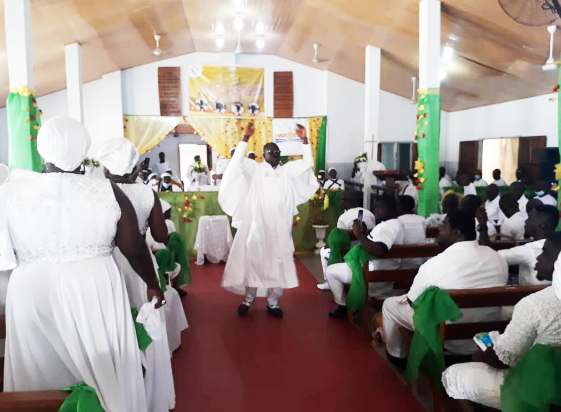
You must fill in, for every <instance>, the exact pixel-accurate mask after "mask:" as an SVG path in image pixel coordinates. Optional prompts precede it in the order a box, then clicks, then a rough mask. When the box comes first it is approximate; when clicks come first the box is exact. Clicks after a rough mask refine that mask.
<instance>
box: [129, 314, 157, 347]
mask: <svg viewBox="0 0 561 412" xmlns="http://www.w3.org/2000/svg"><path fill="white" fill-rule="evenodd" d="M131 313H132V320H133V322H134V329H135V330H136V340H137V341H138V347H139V348H140V350H141V351H142V352H144V351H145V350H146V349H147V348H148V346H150V344H151V343H152V338H151V337H150V335H149V334H148V332H146V329H144V325H143V324H142V323H138V322H137V321H136V317H137V316H138V309H137V308H131Z"/></svg>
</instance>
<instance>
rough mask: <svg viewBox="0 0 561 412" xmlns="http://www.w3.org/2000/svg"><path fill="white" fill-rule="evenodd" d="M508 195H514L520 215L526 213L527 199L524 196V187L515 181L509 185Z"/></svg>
mask: <svg viewBox="0 0 561 412" xmlns="http://www.w3.org/2000/svg"><path fill="white" fill-rule="evenodd" d="M508 193H510V194H512V195H514V197H515V199H516V200H517V201H518V206H519V208H520V211H521V212H522V213H526V205H527V204H528V198H527V197H526V196H525V195H524V185H523V184H522V183H521V182H519V181H516V182H514V183H512V184H511V185H510V187H509V189H508Z"/></svg>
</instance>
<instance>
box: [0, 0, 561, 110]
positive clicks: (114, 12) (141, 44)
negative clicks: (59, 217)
mask: <svg viewBox="0 0 561 412" xmlns="http://www.w3.org/2000/svg"><path fill="white" fill-rule="evenodd" d="M238 1H239V2H240V3H242V5H241V6H240V5H237V4H236V0H96V1H92V0H32V17H33V40H34V59H35V60H34V62H35V66H34V67H35V88H36V89H37V92H38V93H37V94H38V95H39V96H41V95H45V94H48V93H51V92H54V91H57V90H62V89H64V88H65V87H66V82H65V73H64V70H65V65H64V45H65V44H70V43H73V42H79V43H81V44H82V45H83V50H82V56H83V79H84V82H88V81H92V80H95V79H99V78H100V77H101V76H102V75H103V74H105V73H109V72H112V71H115V70H119V69H127V68H130V67H135V66H138V65H141V64H145V63H149V62H153V61H156V60H159V59H158V58H156V57H155V56H153V55H152V50H153V49H154V47H155V45H154V38H153V36H154V34H156V33H158V34H161V35H162V40H161V47H162V48H163V49H164V50H166V51H167V54H166V55H165V56H164V57H162V58H169V57H173V56H178V55H182V54H186V53H192V52H195V51H208V52H215V51H218V49H217V46H216V45H215V39H216V36H217V34H216V31H215V27H216V25H217V23H221V24H222V25H223V26H224V29H225V30H224V34H223V36H224V38H225V41H226V44H225V46H224V47H223V48H222V50H223V51H228V52H232V51H234V49H235V47H236V40H237V38H236V34H235V33H236V32H235V30H234V28H233V20H234V18H235V16H236V15H237V13H240V17H242V19H243V20H244V23H245V27H244V29H243V30H242V37H241V41H242V46H243V48H244V51H245V52H247V53H270V54H276V55H278V56H281V57H284V58H287V59H290V60H293V61H296V62H299V63H303V64H306V65H309V66H313V67H316V68H318V69H325V70H330V71H332V72H335V73H338V74H340V75H343V76H345V77H349V78H351V79H354V80H357V81H364V48H365V46H366V45H368V44H371V45H373V46H377V47H380V48H382V49H383V61H382V80H381V84H382V89H384V90H386V91H388V92H392V93H395V94H398V95H401V96H403V97H407V98H409V97H410V96H411V89H412V85H411V76H413V75H416V74H417V66H418V9H419V4H418V0H392V1H381V0H238ZM521 1H524V0H521ZM0 4H1V6H2V7H0V15H1V16H0V22H4V16H3V10H4V8H3V1H2V0H0ZM257 22H263V23H264V24H265V26H266V30H265V40H266V46H265V48H264V49H262V50H258V49H257V48H256V46H255V39H256V24H257ZM558 34H559V31H558ZM0 38H1V40H0V91H1V93H0V101H2V102H4V101H5V98H6V94H7V91H8V79H7V77H8V67H7V58H6V45H5V35H4V29H3V28H1V29H0ZM556 42H557V47H555V52H556V54H557V55H559V52H560V51H561V34H559V36H556ZM313 43H319V44H320V45H321V47H320V49H319V57H320V58H321V59H322V60H325V61H322V62H321V63H317V64H314V63H312V57H313V48H312V44H313ZM442 45H443V46H444V45H450V46H452V47H453V48H454V49H455V50H456V53H455V55H454V57H453V59H452V60H451V61H450V63H449V64H448V77H447V78H446V79H445V80H444V82H443V84H442V107H443V109H444V110H447V111H456V110H462V109H467V108H471V107H477V106H483V105H488V104H492V103H500V102H505V101H509V100H515V99H520V98H524V97H530V96H536V95H540V94H545V93H549V92H551V91H552V88H553V87H554V86H555V84H556V83H557V80H556V79H557V74H556V71H550V72H544V71H543V70H542V69H541V66H542V65H543V64H544V62H545V60H546V58H547V57H548V54H549V34H548V32H547V31H546V29H545V27H527V26H523V25H520V24H518V23H516V22H514V21H513V20H511V19H510V18H509V17H508V16H507V15H506V14H505V13H504V12H503V11H502V9H501V8H500V6H499V4H498V2H497V0H469V1H465V0H444V1H443V2H442Z"/></svg>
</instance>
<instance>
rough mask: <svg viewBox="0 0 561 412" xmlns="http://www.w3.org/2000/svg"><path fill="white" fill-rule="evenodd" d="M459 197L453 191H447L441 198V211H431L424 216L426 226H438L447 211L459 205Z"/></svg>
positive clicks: (449, 211)
mask: <svg viewBox="0 0 561 412" xmlns="http://www.w3.org/2000/svg"><path fill="white" fill-rule="evenodd" d="M459 203H460V199H459V197H458V195H457V194H455V193H448V194H447V195H445V196H444V197H443V198H442V202H441V205H442V213H433V214H431V215H430V216H429V217H427V218H426V220H425V221H426V224H427V227H438V226H440V225H441V224H443V223H444V219H445V218H446V215H447V214H448V213H451V212H453V211H454V210H456V209H457V208H458V206H459Z"/></svg>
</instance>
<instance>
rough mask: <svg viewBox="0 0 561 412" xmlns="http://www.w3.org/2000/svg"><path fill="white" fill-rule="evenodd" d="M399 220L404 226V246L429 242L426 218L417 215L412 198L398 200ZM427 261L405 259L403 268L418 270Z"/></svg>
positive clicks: (402, 263)
mask: <svg viewBox="0 0 561 412" xmlns="http://www.w3.org/2000/svg"><path fill="white" fill-rule="evenodd" d="M397 211H398V215H399V217H398V218H397V220H399V222H400V223H401V225H402V226H403V244H404V245H417V244H422V243H426V242H427V234H426V233H427V224H426V221H425V218H424V217H422V216H419V215H417V214H415V201H414V200H413V198H412V197H411V196H408V195H404V196H399V197H398V198H397ZM424 261H425V259H423V258H414V259H413V258H412V259H404V260H402V262H401V267H402V268H418V267H419V266H421V265H422V264H423V262H424Z"/></svg>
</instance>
